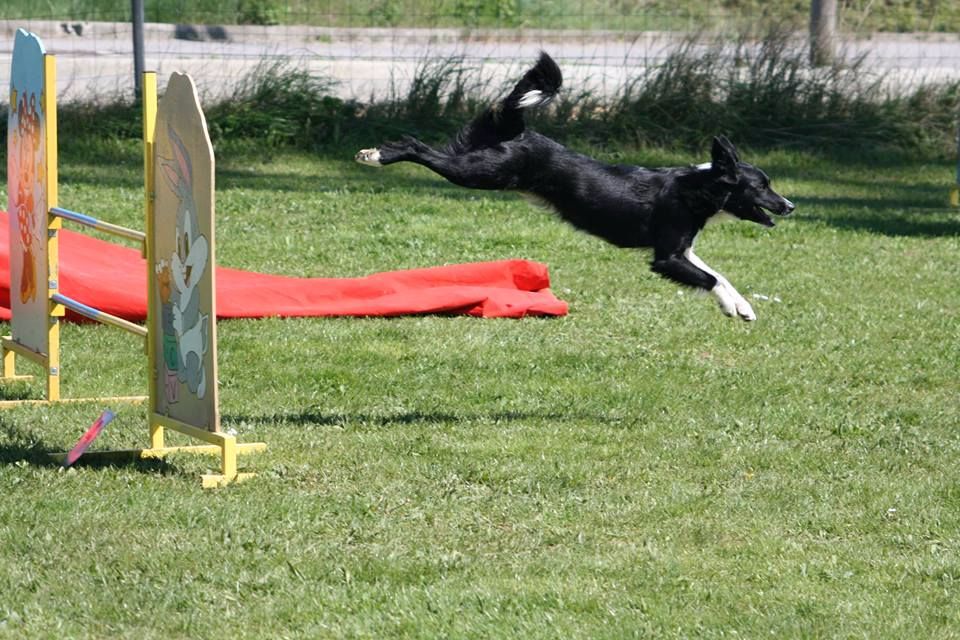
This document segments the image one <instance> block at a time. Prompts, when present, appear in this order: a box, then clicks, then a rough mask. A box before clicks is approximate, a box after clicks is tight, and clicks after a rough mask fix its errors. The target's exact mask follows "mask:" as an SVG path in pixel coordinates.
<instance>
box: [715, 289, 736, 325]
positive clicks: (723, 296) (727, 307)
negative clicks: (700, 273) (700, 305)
mask: <svg viewBox="0 0 960 640" xmlns="http://www.w3.org/2000/svg"><path fill="white" fill-rule="evenodd" d="M710 293H711V294H713V297H714V298H716V299H717V304H719V305H720V310H721V311H723V313H724V315H727V316H730V317H733V316H736V315H737V300H736V298H734V297H733V296H732V295H731V294H730V291H728V290H727V288H726V287H725V286H723V283H722V282H718V283H717V284H716V286H714V287H713V289H711V290H710Z"/></svg>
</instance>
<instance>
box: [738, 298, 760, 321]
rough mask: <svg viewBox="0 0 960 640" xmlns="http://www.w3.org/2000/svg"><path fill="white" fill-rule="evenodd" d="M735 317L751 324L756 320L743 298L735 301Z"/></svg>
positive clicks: (755, 315) (751, 308)
mask: <svg viewBox="0 0 960 640" xmlns="http://www.w3.org/2000/svg"><path fill="white" fill-rule="evenodd" d="M737 315H738V316H740V317H741V318H743V319H744V320H746V321H747V322H753V321H754V320H756V319H757V314H755V313H754V312H753V307H751V306H750V303H749V302H747V301H746V300H744V299H743V298H740V299H739V300H737Z"/></svg>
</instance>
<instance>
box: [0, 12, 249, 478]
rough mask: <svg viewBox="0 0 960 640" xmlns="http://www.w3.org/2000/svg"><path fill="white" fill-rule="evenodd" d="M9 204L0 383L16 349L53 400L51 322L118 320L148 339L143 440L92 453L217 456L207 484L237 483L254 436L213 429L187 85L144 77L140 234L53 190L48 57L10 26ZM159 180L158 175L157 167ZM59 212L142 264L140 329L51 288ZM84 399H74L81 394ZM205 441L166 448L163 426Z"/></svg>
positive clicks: (195, 144) (203, 185) (205, 167)
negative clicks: (134, 250)
mask: <svg viewBox="0 0 960 640" xmlns="http://www.w3.org/2000/svg"><path fill="white" fill-rule="evenodd" d="M10 76H11V78H10V85H11V86H10V116H9V120H8V139H7V158H8V160H7V162H8V209H7V210H8V213H9V225H10V236H9V237H10V245H11V246H10V293H11V295H10V305H11V307H10V308H11V312H12V313H11V315H12V318H11V323H10V326H11V334H10V335H9V336H6V337H4V338H3V339H2V355H3V380H15V379H22V378H24V377H26V376H19V375H17V373H16V357H17V356H21V357H23V358H25V359H27V360H30V361H32V362H34V363H37V364H39V365H40V366H41V367H43V368H44V369H45V371H46V373H45V375H46V395H45V397H44V399H43V400H40V401H29V400H27V401H18V400H12V401H5V402H4V403H2V404H3V405H10V404H23V403H28V402H34V403H37V402H46V403H53V402H63V401H70V400H69V399H65V398H62V397H61V393H60V379H61V376H62V370H61V366H60V323H61V322H62V320H63V317H64V316H65V314H66V311H68V310H69V311H71V312H73V313H76V314H79V315H81V316H84V317H86V318H89V319H91V320H94V321H97V322H100V323H103V324H108V325H111V326H115V327H119V328H121V329H123V330H125V331H128V332H130V333H133V334H134V335H137V336H140V337H142V338H144V339H145V340H146V352H147V359H148V364H147V371H148V385H149V386H148V395H147V396H146V397H145V398H144V397H142V396H141V397H136V398H91V399H85V400H96V401H109V400H120V399H125V400H131V399H140V400H143V399H146V400H147V401H148V403H149V411H148V416H149V435H150V447H149V448H148V449H137V450H132V451H114V452H98V453H97V454H87V455H88V456H90V455H98V456H101V457H114V458H116V457H121V458H158V457H164V456H166V455H169V454H171V453H178V452H188V453H190V452H192V453H207V454H220V456H221V473H220V474H211V475H204V476H203V486H204V487H215V486H222V485H225V484H228V483H230V482H234V481H237V480H241V479H243V478H245V477H247V476H248V475H250V474H241V473H238V471H237V455H238V454H241V453H250V452H254V451H260V450H263V449H264V448H265V445H264V444H262V443H250V444H239V443H237V441H236V438H235V437H234V436H232V435H228V434H225V433H223V432H222V431H221V428H220V413H219V402H218V394H217V338H216V335H217V334H216V318H217V314H216V296H215V291H216V286H215V284H216V283H215V252H214V155H213V147H212V145H211V144H210V137H209V134H208V132H207V125H206V119H205V118H204V115H203V111H202V109H201V108H200V103H199V100H198V98H197V93H196V88H195V87H194V85H193V81H192V80H191V79H190V77H189V76H187V75H183V74H179V73H174V74H173V75H172V76H171V78H170V82H169V84H168V85H167V90H166V92H165V94H164V97H163V99H162V100H160V101H159V103H158V101H157V79H156V74H155V73H153V72H147V73H145V74H144V82H143V123H144V125H143V126H144V133H143V140H144V209H145V218H146V232H139V231H136V230H134V229H128V228H126V227H121V226H119V225H114V224H111V223H107V222H103V221H101V220H98V219H97V218H95V217H93V216H90V215H87V214H83V213H78V212H75V211H71V210H69V209H66V208H63V207H60V206H59V203H58V199H57V196H58V194H57V115H56V60H55V58H54V56H52V55H48V54H46V53H45V52H44V48H43V44H42V43H41V42H40V39H39V38H37V36H36V35H34V34H31V33H28V32H26V31H24V30H22V29H20V30H18V31H17V35H16V42H15V45H14V52H13V62H12V68H11V74H10ZM158 172H159V174H160V178H159V179H158V178H157V174H158ZM64 220H67V221H69V222H72V223H76V224H80V225H82V226H85V227H90V228H93V229H97V230H99V231H103V232H106V233H110V234H112V235H116V236H119V237H123V238H126V239H128V240H133V241H134V242H136V243H138V244H139V245H140V247H141V251H142V253H143V255H144V257H145V258H146V268H147V289H148V291H147V301H148V302H147V320H146V325H145V326H140V325H138V324H135V323H133V322H130V321H128V320H125V319H123V318H120V317H117V316H114V315H111V314H109V313H105V312H103V311H100V310H98V309H96V308H94V307H91V306H88V305H86V304H84V303H82V302H80V301H78V300H75V299H72V298H70V297H68V296H65V295H63V294H61V293H60V291H59V285H58V269H59V264H58V252H59V246H58V236H59V232H60V230H61V228H62V223H63V221H64ZM78 400H81V399H73V401H78ZM165 428H169V429H172V430H174V431H177V432H180V433H183V434H186V435H187V436H190V437H191V438H195V439H199V440H202V441H204V442H206V443H208V444H207V445H195V446H186V447H167V446H165V445H164V429H165Z"/></svg>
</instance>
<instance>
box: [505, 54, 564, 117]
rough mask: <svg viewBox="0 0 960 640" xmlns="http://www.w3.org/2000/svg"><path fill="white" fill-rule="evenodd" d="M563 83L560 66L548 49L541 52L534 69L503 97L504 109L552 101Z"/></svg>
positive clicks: (516, 108)
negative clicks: (548, 53) (548, 52)
mask: <svg viewBox="0 0 960 640" xmlns="http://www.w3.org/2000/svg"><path fill="white" fill-rule="evenodd" d="M562 84H563V74H562V73H560V67H558V66H557V63H556V62H554V61H553V58H551V57H550V56H549V55H547V53H546V51H541V52H540V59H539V60H537V64H535V65H534V66H533V68H532V69H530V70H529V71H527V72H526V73H525V74H523V77H522V78H520V82H518V83H517V86H516V87H514V88H513V91H511V92H510V95H508V96H507V97H506V98H504V99H503V102H502V103H501V104H502V107H501V108H502V109H503V111H514V110H520V109H529V108H531V107H539V106H540V105H543V104H546V103H548V102H550V101H551V100H552V99H553V97H554V96H555V95H557V92H558V91H560V85H562Z"/></svg>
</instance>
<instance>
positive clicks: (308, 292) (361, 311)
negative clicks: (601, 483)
mask: <svg viewBox="0 0 960 640" xmlns="http://www.w3.org/2000/svg"><path fill="white" fill-rule="evenodd" d="M9 232H10V228H9V225H8V223H7V214H6V213H4V212H2V211H0V320H9V319H10V238H9ZM549 287H550V278H549V275H548V274H547V267H546V265H543V264H540V263H537V262H530V261H527V260H502V261H497V262H475V263H468V264H454V265H448V266H443V267H429V268H425V269H409V270H405V271H390V272H386V273H377V274H374V275H370V276H366V277H361V278H293V277H287V276H277V275H269V274H263V273H254V272H251V271H240V270H238V269H228V268H225V267H217V317H218V318H260V317H269V316H283V317H294V316H399V315H411V314H426V313H443V314H467V315H471V316H480V317H484V318H521V317H523V316H528V315H533V316H562V315H566V313H567V303H566V302H563V301H562V300H559V299H557V298H556V297H555V296H554V295H553V293H552V292H551V291H550V289H549ZM60 292H61V293H62V294H63V295H65V296H68V297H70V298H74V299H75V300H78V301H80V302H82V303H84V304H86V305H89V306H92V307H96V308H97V309H100V310H101V311H106V312H107V313H111V314H113V315H116V316H120V317H121V318H125V319H127V320H131V321H134V322H138V321H143V320H144V319H145V318H146V315H147V292H146V264H145V263H144V260H143V258H142V257H141V256H140V252H139V251H137V250H136V249H132V248H129V247H124V246H121V245H118V244H113V243H110V242H104V241H103V240H98V239H96V238H92V237H90V236H87V235H84V234H82V233H78V232H74V231H70V230H67V229H64V230H63V231H61V232H60ZM68 317H70V318H72V319H77V318H76V317H74V316H72V315H70V314H68Z"/></svg>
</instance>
